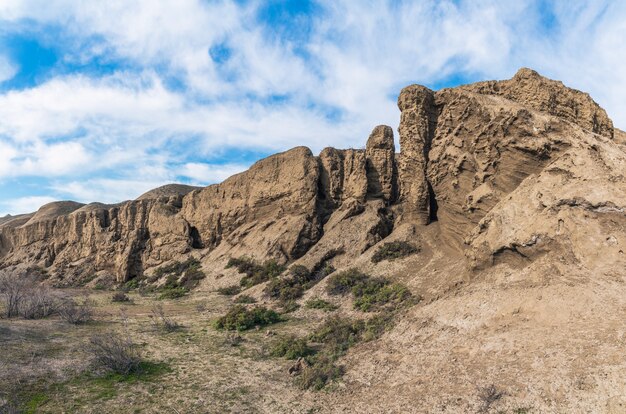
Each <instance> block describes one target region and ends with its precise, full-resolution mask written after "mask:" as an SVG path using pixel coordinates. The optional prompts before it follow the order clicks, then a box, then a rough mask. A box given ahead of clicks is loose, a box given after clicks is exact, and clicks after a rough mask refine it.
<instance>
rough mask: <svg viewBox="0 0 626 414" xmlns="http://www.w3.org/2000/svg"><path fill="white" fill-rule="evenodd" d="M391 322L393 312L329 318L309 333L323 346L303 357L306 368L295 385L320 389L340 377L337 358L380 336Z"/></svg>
mask: <svg viewBox="0 0 626 414" xmlns="http://www.w3.org/2000/svg"><path fill="white" fill-rule="evenodd" d="M392 324H393V313H392V312H384V313H381V314H380V315H376V316H374V317H372V318H370V319H367V320H357V321H354V320H351V319H347V318H340V317H331V318H328V319H327V320H326V321H325V322H324V323H323V324H322V325H321V326H319V327H318V328H317V329H316V330H315V331H314V332H313V333H312V334H311V335H309V338H308V339H309V340H311V341H312V342H315V343H318V344H321V348H320V350H319V352H317V353H311V354H309V355H307V356H305V357H304V358H305V360H306V367H305V368H304V369H303V370H302V372H301V373H300V375H299V376H298V377H297V378H296V384H297V385H298V386H299V387H300V388H303V389H308V388H313V389H316V390H319V389H321V388H323V387H324V386H325V385H326V384H327V383H328V382H329V381H332V380H335V379H338V378H340V377H341V376H342V375H343V373H344V369H343V367H341V366H338V365H336V362H337V360H338V359H339V358H340V357H341V356H343V355H344V354H345V353H346V352H347V351H348V349H350V348H351V347H353V346H354V345H356V344H357V343H359V342H367V341H371V340H374V339H377V338H379V337H380V336H381V335H382V334H383V333H384V332H385V331H386V330H387V329H389V328H390V327H391V326H392ZM307 346H308V345H307ZM309 348H310V349H313V348H311V347H309Z"/></svg>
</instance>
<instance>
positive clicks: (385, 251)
mask: <svg viewBox="0 0 626 414" xmlns="http://www.w3.org/2000/svg"><path fill="white" fill-rule="evenodd" d="M418 252H419V249H418V248H417V247H416V246H415V245H414V244H412V243H409V242H406V241H394V242H390V243H385V244H383V245H382V246H380V247H379V248H378V250H377V251H376V252H375V253H374V255H373V256H372V263H379V262H382V261H383V260H395V259H401V258H403V257H407V256H410V255H412V254H415V253H418Z"/></svg>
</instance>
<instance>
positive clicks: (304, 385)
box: [296, 354, 344, 390]
mask: <svg viewBox="0 0 626 414" xmlns="http://www.w3.org/2000/svg"><path fill="white" fill-rule="evenodd" d="M343 374H344V369H343V367H340V366H337V365H335V362H334V360H333V359H332V358H330V357H328V356H326V355H323V354H321V355H319V356H318V357H317V358H315V360H314V361H313V364H312V365H311V366H309V367H306V368H305V369H304V370H303V371H302V373H301V374H300V375H299V376H298V377H297V378H296V384H297V385H298V386H299V387H300V388H301V389H304V390H306V389H309V388H313V389H315V390H321V389H322V388H324V386H325V385H326V384H327V383H328V382H329V381H332V380H335V379H337V378H341V376H342V375H343Z"/></svg>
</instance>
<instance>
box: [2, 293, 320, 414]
mask: <svg viewBox="0 0 626 414" xmlns="http://www.w3.org/2000/svg"><path fill="white" fill-rule="evenodd" d="M68 294H71V295H73V296H76V294H77V292H75V291H71V292H69V293H68ZM202 294H204V295H206V296H205V297H202V298H200V297H199V295H202ZM129 296H130V297H131V299H132V301H133V305H132V306H124V304H123V303H119V304H118V303H111V294H110V293H108V292H95V293H93V294H92V295H91V299H92V304H93V308H94V310H95V314H96V315H97V316H96V319H95V320H94V321H93V322H92V323H89V324H82V325H70V324H67V323H65V322H64V321H62V320H61V319H60V318H59V317H58V316H55V317H52V318H48V319H45V320H23V319H12V320H0V347H2V350H3V352H1V353H0V390H8V389H11V390H13V391H14V392H15V395H16V396H17V397H18V398H17V399H18V402H19V406H20V408H21V409H23V410H25V411H26V412H37V413H40V412H41V413H57V412H85V413H89V412H128V413H134V412H172V413H174V412H176V411H178V412H180V413H182V412H189V413H193V412H209V413H213V412H215V413H217V412H306V411H307V410H308V409H309V408H310V407H311V406H314V405H315V401H314V399H313V398H314V397H315V396H314V395H311V396H309V395H308V394H309V393H308V392H303V391H301V390H299V389H298V388H297V387H295V386H294V385H293V383H292V381H293V380H292V378H290V377H289V375H288V374H287V368H288V364H289V362H288V361H286V360H282V359H276V358H269V355H268V347H269V346H270V345H271V344H272V343H273V342H274V341H275V338H269V337H267V336H266V333H265V331H256V330H251V331H249V332H246V333H241V334H234V335H233V334H231V333H227V332H221V331H218V330H215V329H214V328H213V327H212V322H213V321H214V320H215V319H216V318H217V317H218V316H219V315H220V314H223V313H225V312H226V311H227V310H228V309H229V308H230V307H231V306H232V302H231V300H230V298H228V297H224V296H221V295H218V294H216V293H200V294H198V296H195V297H194V298H193V299H194V300H193V301H192V300H191V299H188V298H183V299H177V300H172V301H169V300H159V301H157V300H156V298H155V297H154V296H150V297H143V296H140V295H138V294H136V293H130V294H129ZM200 300H201V303H203V305H204V306H203V308H204V310H203V312H198V311H197V310H196V306H197V304H198V302H199V301H200ZM155 305H157V307H158V306H159V305H161V309H162V310H163V314H164V315H165V317H166V318H175V319H181V320H183V321H184V324H185V329H184V330H175V331H173V332H170V333H167V334H166V335H163V334H162V333H160V332H157V331H155V330H154V329H152V322H151V321H152V319H153V318H151V316H153V312H152V310H153V309H154V306H155ZM157 313H160V312H157ZM112 329H113V330H116V331H123V332H127V333H128V335H130V336H131V337H132V338H133V343H134V344H135V345H136V348H135V349H136V351H137V352H139V353H140V354H141V356H142V357H143V358H144V359H145V360H146V361H150V362H152V363H153V365H152V367H153V368H152V369H150V366H148V368H147V370H148V372H149V373H152V374H150V375H146V376H142V375H138V376H137V375H130V376H116V375H110V374H104V373H103V374H94V373H93V371H92V369H91V367H92V364H93V361H94V358H93V354H92V353H91V352H90V347H89V343H90V340H89V338H92V337H94V336H99V337H100V338H103V339H104V338H106V339H108V338H109V337H110V332H111V330H112ZM273 329H275V330H277V332H278V333H279V334H280V335H293V334H296V335H299V336H301V335H302V334H303V333H305V331H303V321H300V320H298V319H297V318H292V319H291V320H289V321H287V322H284V323H282V324H280V326H278V327H276V328H273ZM102 335H105V336H102ZM235 336H236V337H235ZM233 345H236V346H233ZM162 366H166V367H167V369H160V368H159V367H162ZM154 367H156V368H157V369H154ZM16 378H19V380H18V381H16ZM16 383H17V384H19V386H18V387H14V386H13V384H16ZM0 398H1V396H0ZM174 409H175V410H176V411H174ZM29 410H30V411H29Z"/></svg>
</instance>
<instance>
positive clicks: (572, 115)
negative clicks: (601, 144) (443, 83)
mask: <svg viewBox="0 0 626 414" xmlns="http://www.w3.org/2000/svg"><path fill="white" fill-rule="evenodd" d="M460 89H465V90H469V91H473V92H477V93H480V94H483V95H492V96H502V97H504V98H506V99H508V100H510V101H513V102H517V103H519V104H521V105H522V106H525V107H527V108H529V109H534V110H536V111H539V112H543V113H546V114H549V115H554V116H556V117H558V118H561V119H564V120H567V121H569V122H572V123H574V124H577V125H579V126H580V127H581V128H583V129H584V130H586V131H590V132H594V133H596V134H600V135H604V136H606V137H609V138H612V137H613V134H614V131H613V121H611V119H610V118H609V117H608V115H607V114H606V111H605V110H604V109H602V108H601V107H600V106H599V105H598V104H597V103H596V102H595V101H594V100H593V99H591V97H590V96H589V94H587V93H584V92H581V91H578V90H576V89H571V88H568V87H566V86H565V85H563V83H562V82H559V81H555V80H551V79H547V78H545V77H543V76H541V75H539V74H538V73H537V72H535V71H534V70H532V69H528V68H522V69H520V70H519V71H518V72H517V73H516V74H515V76H513V78H512V79H510V80H505V81H487V82H478V83H474V84H471V85H466V86H462V87H460Z"/></svg>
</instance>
